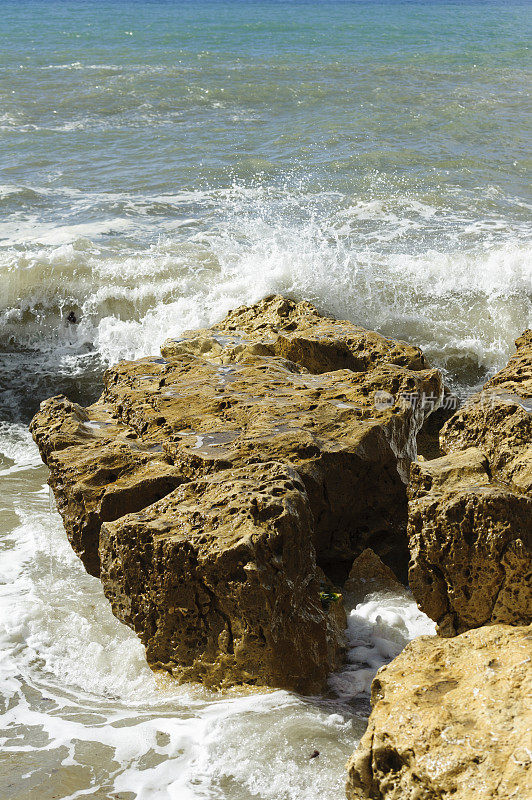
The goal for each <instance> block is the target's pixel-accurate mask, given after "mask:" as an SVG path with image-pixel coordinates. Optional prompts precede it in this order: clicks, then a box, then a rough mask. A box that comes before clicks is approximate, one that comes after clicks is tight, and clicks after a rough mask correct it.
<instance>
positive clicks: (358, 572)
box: [344, 547, 405, 604]
mask: <svg viewBox="0 0 532 800" xmlns="http://www.w3.org/2000/svg"><path fill="white" fill-rule="evenodd" d="M404 588H405V587H404V586H403V584H402V583H399V581H398V580H397V578H396V577H395V575H394V573H393V572H392V570H391V569H390V567H388V566H387V565H386V564H384V563H383V562H382V561H381V559H380V558H379V556H378V555H377V554H376V553H375V552H374V551H373V550H372V549H371V548H369V547H367V548H366V549H365V550H363V551H362V553H361V554H360V555H359V556H358V557H357V558H355V560H354V561H353V566H352V567H351V571H350V573H349V576H348V578H347V581H346V582H345V584H344V592H346V594H348V595H349V599H350V600H351V601H352V602H353V603H355V604H356V603H360V602H362V600H363V599H364V598H365V597H366V596H367V595H368V594H372V592H383V591H392V592H395V591H404Z"/></svg>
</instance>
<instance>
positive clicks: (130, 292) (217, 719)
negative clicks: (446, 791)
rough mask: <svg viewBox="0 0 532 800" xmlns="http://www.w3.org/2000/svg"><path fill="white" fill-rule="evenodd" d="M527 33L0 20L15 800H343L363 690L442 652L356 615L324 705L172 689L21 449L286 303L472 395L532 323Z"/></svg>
mask: <svg viewBox="0 0 532 800" xmlns="http://www.w3.org/2000/svg"><path fill="white" fill-rule="evenodd" d="M531 18H532V15H531V14H530V4H529V3H526V2H514V0H509V2H489V0H479V1H478V2H473V1H471V2H468V1H467V0H465V1H464V2H454V3H452V2H445V1H444V0H441V1H440V0H432V1H431V0H425V2H415V1H412V2H408V1H406V0H395V2H394V1H392V2H379V1H378V0H372V1H370V0H366V1H365V2H358V1H357V0H345V1H344V2H340V1H338V0H336V1H334V2H327V1H326V0H325V1H322V2H317V1H315V2H299V1H296V2H280V0H279V1H277V0H257V2H255V1H254V0H196V1H194V2H192V0H191V1H190V2H187V1H186V0H153V1H152V0H94V1H93V2H89V0H24V2H13V0H0V40H1V47H0V481H1V488H2V491H1V494H0V681H1V687H2V688H1V694H2V698H3V699H2V705H1V706H0V744H1V751H0V796H1V797H2V798H3V799H4V798H5V800H33V799H34V798H35V800H37V798H38V800H47V798H50V799H51V798H82V797H83V798H98V800H108V798H115V799H116V800H118V798H120V800H145V799H146V800H151V798H155V799H156V800H159V798H160V799H161V800H188V799H189V798H191V799H192V800H203V799H204V798H207V799H208V800H322V799H323V800H324V799H325V798H327V800H339V798H341V797H342V796H343V781H344V768H343V766H344V762H345V760H346V759H347V757H348V756H349V754H350V753H351V752H352V750H353V749H354V747H355V745H356V743H357V741H358V739H359V738H360V736H361V734H362V732H363V730H364V726H365V720H366V717H367V712H368V689H369V685H370V682H371V677H372V675H373V674H374V672H375V670H376V669H377V667H378V666H379V665H380V664H382V663H385V662H386V661H388V660H389V659H390V658H392V657H393V656H394V655H395V654H396V653H398V652H399V651H400V649H401V648H402V647H403V646H404V644H405V643H406V642H407V641H408V640H409V639H411V638H412V637H414V636H416V635H419V634H420V633H431V632H433V626H432V624H431V623H430V621H429V620H427V619H426V618H425V617H423V615H422V614H420V612H418V610H417V608H416V606H415V604H414V603H413V601H412V599H411V598H410V596H409V595H408V593H406V592H405V593H404V594H399V595H390V594H388V595H386V594H384V595H380V596H373V597H369V598H367V599H366V601H365V602H364V603H362V604H361V605H360V606H359V607H358V608H356V609H353V611H352V613H351V614H350V617H349V625H350V628H349V630H350V638H351V651H350V659H349V665H348V668H347V669H346V670H344V671H343V672H342V673H341V674H340V675H336V676H333V677H332V678H331V692H330V695H328V696H327V697H320V698H313V699H310V700H309V699H308V698H307V699H302V698H299V697H297V696H295V695H291V694H289V693H286V692H262V693H253V694H251V695H245V694H239V693H234V694H232V693H229V694H226V695H223V696H217V695H212V694H208V693H206V692H203V691H201V690H200V689H198V687H181V688H176V687H175V686H172V685H159V684H158V683H157V681H156V679H155V677H154V676H153V674H152V673H151V672H150V670H149V669H148V667H147V665H146V662H145V660H144V656H143V650H142V647H141V646H140V644H139V642H138V640H137V639H136V637H135V636H134V635H133V634H132V633H131V632H130V631H129V630H128V629H126V628H124V627H123V626H122V625H120V624H119V623H118V622H117V621H116V620H115V619H114V617H113V616H112V614H111V612H110V610H109V607H108V604H107V603H106V601H105V599H104V597H103V593H102V591H101V587H100V585H99V583H98V581H96V580H94V579H92V578H91V577H89V576H88V575H86V574H85V572H84V571H83V569H82V567H81V564H80V563H79V561H78V560H77V559H76V557H75V556H74V555H73V553H72V551H71V550H70V547H69V545H68V543H67V541H66V537H65V534H64V531H63V528H62V525H61V522H60V519H59V517H58V515H57V512H56V511H55V508H54V506H53V503H52V502H51V501H50V498H49V495H48V490H47V487H46V485H45V483H46V477H47V476H46V469H45V468H44V467H43V466H42V464H41V462H40V459H39V456H38V453H37V451H36V448H35V447H34V445H33V444H32V442H31V439H30V437H29V434H28V433H27V422H28V420H29V419H30V418H31V415H32V414H33V413H34V411H35V410H36V408H37V407H38V404H39V402H40V400H42V399H44V398H45V397H48V396H50V395H52V394H57V393H60V392H65V393H66V394H68V395H69V396H70V397H71V398H72V399H74V400H78V401H81V402H87V401H89V400H91V399H93V398H95V397H96V396H97V394H98V391H99V381H100V377H101V373H102V371H103V369H104V368H105V367H106V365H108V364H110V363H113V362H115V361H117V360H118V359H120V358H124V357H136V356H141V355H146V354H150V353H156V352H157V351H158V347H159V345H160V344H161V342H162V341H163V340H164V339H165V338H167V337H169V336H175V335H177V334H179V333H180V332H181V331H183V330H185V329H189V328H192V327H195V326H198V325H205V324H209V323H212V322H214V321H216V320H217V319H218V318H221V317H222V316H223V315H224V314H225V313H226V312H227V311H228V310H229V309H230V308H234V307H235V306H237V305H240V304H242V303H250V302H253V301H255V300H257V299H259V298H260V297H262V296H264V295H266V294H268V293H272V292H280V293H283V294H287V295H289V296H291V297H293V298H294V299H297V300H299V299H307V300H311V301H313V302H315V303H316V304H317V305H318V306H319V307H320V309H322V310H323V311H325V312H328V313H331V314H334V315H336V316H340V317H343V318H348V319H351V320H353V321H355V322H357V323H359V324H362V325H365V326H368V327H371V328H374V329H377V330H379V331H382V332H384V333H386V334H388V335H392V336H396V337H399V338H403V339H406V340H409V341H412V342H413V343H415V344H418V345H420V346H422V347H423V349H424V350H425V352H426V353H427V355H428V356H429V358H430V359H431V360H432V362H433V363H434V364H435V365H437V366H439V367H440V368H441V369H442V370H443V371H444V372H445V375H446V379H447V381H448V383H449V384H450V385H451V386H452V387H453V388H454V389H455V390H456V391H457V392H458V393H459V394H461V395H462V396H465V395H467V394H468V393H469V392H471V391H472V390H473V389H474V388H475V387H476V386H478V385H479V384H480V383H482V382H483V381H484V380H485V379H486V377H487V376H488V375H490V374H491V373H493V372H494V371H495V370H496V369H498V368H500V367H501V366H502V365H503V364H504V363H505V361H506V360H507V358H508V356H509V354H510V352H511V351H512V345H513V340H514V339H515V337H516V336H517V335H519V334H520V333H521V332H522V330H524V329H525V328H526V327H527V326H530V325H531V324H532V260H531V248H530V242H531V238H532V237H531V225H530V219H531V218H530V191H529V186H530V160H528V161H527V158H528V159H529V154H530V147H531V141H530V140H531V135H530V130H531V127H530V114H529V109H530V104H529V92H528V88H529V86H530V65H531V62H530V53H529V49H528V48H527V45H528V43H529V41H530V32H531V31H530V28H531ZM72 314H74V316H75V319H76V322H75V323H74V322H70V321H69V319H68V318H69V315H70V317H71V319H72V316H71V315H72ZM315 749H317V750H319V751H320V756H319V757H318V758H316V759H309V754H310V753H312V752H313V751H314V750H315Z"/></svg>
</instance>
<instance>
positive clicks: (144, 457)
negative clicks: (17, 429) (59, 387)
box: [31, 397, 181, 576]
mask: <svg viewBox="0 0 532 800" xmlns="http://www.w3.org/2000/svg"><path fill="white" fill-rule="evenodd" d="M31 431H32V434H33V437H34V438H35V440H36V441H37V442H38V444H39V448H40V452H41V456H42V458H43V460H44V462H45V463H46V464H47V466H48V467H49V469H50V477H49V479H48V483H49V484H50V486H51V488H52V490H53V492H54V495H55V498H56V500H57V506H58V510H59V512H60V514H61V516H62V518H63V522H64V525H65V528H66V531H67V535H68V538H69V541H70V544H71V545H72V547H73V549H74V550H75V552H76V553H77V555H78V556H79V557H80V558H81V560H82V561H83V564H84V566H85V569H86V570H87V572H89V573H90V574H91V575H96V576H98V575H99V572H100V566H99V556H98V536H99V530H100V526H101V524H102V522H106V521H110V520H114V519H118V518H119V517H122V516H123V515H124V514H128V513H129V512H131V511H138V510H140V509H141V508H144V507H145V506H147V505H150V503H153V502H155V501H156V500H158V499H159V498H161V497H164V495H166V494H168V493H169V492H171V491H172V490H173V489H175V488H176V486H178V485H179V483H180V482H181V478H180V475H179V472H178V470H176V468H175V467H174V466H173V465H172V464H171V463H170V461H169V460H168V459H167V458H166V457H165V455H164V453H163V452H162V449H161V448H160V447H153V446H150V445H146V444H145V443H144V442H143V441H142V440H141V439H139V438H138V437H137V436H135V434H134V433H133V431H132V430H130V429H127V428H125V427H124V426H123V425H120V424H119V423H118V422H117V420H116V419H115V418H113V417H112V416H111V415H110V414H109V412H108V411H107V410H106V409H104V408H102V407H100V406H98V404H96V405H95V406H93V407H92V408H91V409H90V413H89V412H88V411H86V410H85V409H83V408H81V406H79V405H77V404H76V403H71V402H70V401H69V400H67V399H66V398H65V397H52V398H50V400H46V401H45V402H44V403H42V404H41V410H40V411H39V413H38V414H37V415H36V416H35V417H34V419H33V421H32V424H31Z"/></svg>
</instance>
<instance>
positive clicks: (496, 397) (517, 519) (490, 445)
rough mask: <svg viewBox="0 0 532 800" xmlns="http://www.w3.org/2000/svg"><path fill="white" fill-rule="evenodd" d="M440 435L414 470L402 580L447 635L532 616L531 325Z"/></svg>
mask: <svg viewBox="0 0 532 800" xmlns="http://www.w3.org/2000/svg"><path fill="white" fill-rule="evenodd" d="M516 344H517V352H516V354H515V355H514V356H513V357H512V359H511V360H510V361H509V363H508V365H507V366H506V367H505V368H504V369H503V370H501V372H500V373H498V374H497V375H496V376H495V377H494V378H493V379H492V380H491V381H489V383H487V384H486V387H485V388H484V390H483V392H481V393H479V394H477V395H474V396H473V397H472V398H471V399H470V400H469V401H468V402H467V403H466V404H465V405H464V406H463V407H462V408H461V409H460V410H459V411H458V412H457V413H456V414H454V415H453V416H452V417H451V419H450V420H448V421H447V422H446V424H445V425H444V427H443V429H442V432H441V437H440V441H441V446H442V449H443V450H444V451H445V452H446V453H447V455H445V456H443V457H441V458H437V459H434V460H432V461H421V462H419V463H415V464H413V465H412V468H411V479H410V485H409V489H408V494H409V499H410V503H409V525H408V536H409V545H410V552H411V563H410V569H409V581H410V585H411V588H412V591H413V593H414V596H415V598H416V600H417V602H418V605H419V606H420V608H421V609H422V610H423V611H424V612H425V613H426V614H428V615H429V616H430V617H432V619H434V620H435V621H436V622H437V623H438V632H439V633H440V634H442V635H446V636H452V635H454V634H456V633H460V632H462V631H465V630H467V629H469V628H474V627H477V626H479V625H484V624H486V623H489V622H508V623H512V624H520V623H521V624H523V623H528V622H530V621H532V491H531V485H532V484H531V481H532V414H531V411H532V332H530V331H527V332H526V333H525V334H524V335H523V336H522V337H520V338H519V339H518V340H517V342H516Z"/></svg>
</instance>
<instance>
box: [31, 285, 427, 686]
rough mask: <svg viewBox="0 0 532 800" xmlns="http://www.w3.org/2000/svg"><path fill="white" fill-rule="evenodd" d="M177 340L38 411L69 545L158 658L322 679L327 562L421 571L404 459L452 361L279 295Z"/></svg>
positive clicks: (333, 568) (334, 659)
mask: <svg viewBox="0 0 532 800" xmlns="http://www.w3.org/2000/svg"><path fill="white" fill-rule="evenodd" d="M162 351H163V356H162V357H161V358H145V359H140V360H138V361H134V362H121V363H119V364H118V365H116V366H115V367H113V368H112V369H110V370H108V371H107V372H106V374H105V376H104V386H105V388H104V393H103V395H102V397H101V398H100V400H99V401H98V403H96V404H95V405H93V406H91V407H89V408H87V409H82V408H80V407H79V406H76V405H74V404H72V403H70V402H69V401H68V400H66V399H65V398H52V399H51V400H49V401H46V402H45V403H44V404H43V405H42V407H41V410H40V412H39V413H38V414H37V415H36V417H35V419H34V420H33V422H32V432H33V435H34V438H35V440H36V441H37V444H38V445H39V447H40V449H41V453H42V455H43V458H44V460H45V461H46V463H47V464H48V466H49V467H50V471H51V478H50V482H51V486H52V488H53V490H54V493H55V495H56V497H57V500H58V507H59V510H60V512H61V514H62V515H63V519H64V522H65V527H66V529H67V533H68V535H69V538H70V540H71V542H72V544H73V547H74V548H75V550H76V551H77V552H78V553H79V555H80V556H81V558H82V559H83V561H84V563H85V565H86V567H87V569H88V570H89V571H91V572H92V573H93V574H98V573H99V572H100V571H101V578H102V581H103V585H104V590H105V591H106V594H107V596H108V597H109V599H110V601H111V604H112V607H113V610H114V612H115V614H116V615H117V616H118V617H119V618H120V619H122V620H123V621H125V622H126V623H127V624H129V625H131V626H132V627H134V628H135V630H137V631H138V633H139V635H140V636H141V638H142V639H143V641H144V642H145V643H146V646H147V656H148V659H149V661H150V662H151V663H153V664H154V665H159V666H160V665H165V667H166V668H168V669H170V670H172V671H173V672H174V674H176V675H178V676H179V677H182V678H183V680H188V679H190V678H197V679H199V680H203V681H204V682H205V683H208V684H209V685H215V684H218V685H226V684H229V683H241V682H247V683H262V684H263V683H268V684H271V685H276V686H283V687H286V688H297V689H299V690H301V691H315V690H316V687H318V686H319V685H320V682H321V684H322V685H323V682H324V680H325V675H326V673H327V671H329V670H331V669H332V668H334V667H335V666H336V665H337V664H338V661H339V658H340V655H341V646H342V643H341V641H340V639H341V637H339V636H338V631H337V628H338V626H339V622H338V620H339V618H340V617H341V615H339V614H338V610H337V608H336V604H333V605H332V607H331V606H330V604H329V603H321V602H319V588H318V589H316V587H319V584H320V575H321V576H323V574H322V573H321V572H320V570H324V572H325V576H323V577H322V578H321V582H322V583H323V582H324V581H325V582H327V581H330V580H331V579H332V580H333V581H334V582H336V583H338V582H343V581H344V580H345V578H346V576H347V573H348V572H349V568H350V566H351V564H352V562H353V559H354V558H355V557H356V556H357V555H359V554H360V553H361V552H362V551H363V550H364V549H365V548H366V547H371V548H372V550H374V551H375V552H376V553H377V554H378V556H379V557H380V558H382V560H383V561H384V562H385V563H388V564H390V565H392V566H393V567H394V569H395V570H396V572H398V573H399V574H400V576H404V575H405V574H406V565H407V560H408V553H407V546H406V487H405V482H406V475H407V472H408V468H409V465H410V462H411V460H412V459H413V458H415V455H416V436H417V434H418V432H419V430H420V428H421V427H422V425H423V423H424V421H425V419H426V417H427V414H428V411H429V410H430V409H431V408H433V407H434V406H437V404H438V402H439V400H440V398H441V397H442V394H443V386H442V380H441V375H440V373H439V372H438V371H437V370H429V369H427V368H426V363H425V361H424V358H423V356H422V354H421V353H420V351H419V350H418V349H417V348H414V347H410V346H409V345H406V344H403V343H401V342H394V341H393V340H390V339H386V338H385V337H382V336H379V335H378V334H376V333H371V332H368V331H364V330H363V329H360V328H357V326H355V325H352V324H351V323H349V322H336V321H335V320H330V319H325V318H323V317H322V316H320V315H319V313H318V312H317V310H316V309H315V308H314V307H313V306H311V305H310V304H308V303H299V304H296V303H293V302H292V301H289V300H285V299H284V298H277V297H274V298H268V299H267V300H265V301H262V302H261V303H259V304H257V305H256V306H255V307H251V308H243V309H238V310H236V311H234V312H231V313H230V314H229V315H228V316H227V317H226V319H225V320H223V321H222V322H221V323H219V324H218V325H217V326H214V327H213V329H209V330H206V331H201V332H195V333H191V334H187V335H186V336H185V337H183V339H182V340H180V341H179V342H176V341H171V342H168V343H166V344H165V346H164V347H163V349H162ZM412 394H414V395H415V396H423V395H425V396H430V397H432V398H433V399H434V401H433V404H432V405H431V406H428V407H427V406H424V405H423V404H422V403H411V402H410V401H409V400H408V398H409V397H411V396H412ZM383 398H384V400H383ZM234 487H239V488H238V491H235V489H234ZM257 503H258V504H259V508H260V509H263V510H262V511H261V513H260V514H258V512H257ZM231 531H233V533H234V535H235V537H236V538H235V539H234V540H233V538H232V534H231ZM281 531H282V532H281ZM274 540H275V541H276V542H277V543H278V544H276V545H272V544H271V542H272V541H274ZM304 541H305V544H303V542H304ZM279 542H282V544H279ZM279 553H282V557H281V556H280V555H279ZM298 559H299V560H298ZM298 570H301V572H300V573H298ZM298 574H299V578H298V579H297V580H296V576H297V575H298ZM185 576H186V578H185ZM325 594H327V596H328V595H329V594H330V592H326V593H325ZM276 598H277V600H276ZM288 598H291V600H290V602H288ZM335 619H336V623H335V622H334V620H335ZM297 631H298V632H299V634H298V635H296V632H297ZM302 653H306V655H305V657H302ZM309 653H312V654H313V655H312V656H310V655H309ZM282 665H284V667H283V666H282Z"/></svg>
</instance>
